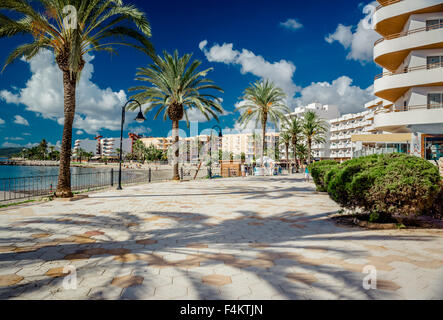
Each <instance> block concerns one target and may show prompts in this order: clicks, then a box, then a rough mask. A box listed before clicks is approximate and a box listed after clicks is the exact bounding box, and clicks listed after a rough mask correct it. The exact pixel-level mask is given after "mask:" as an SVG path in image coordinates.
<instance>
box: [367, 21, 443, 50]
mask: <svg viewBox="0 0 443 320" xmlns="http://www.w3.org/2000/svg"><path fill="white" fill-rule="evenodd" d="M441 28H443V23H439V24H436V25H433V26H426V27H422V28H418V29H412V30H408V31H403V32H399V33H394V34H391V35H389V36H387V37H384V38H381V39H378V40H377V41H375V43H374V46H376V45H377V44H379V43H381V42H383V41H385V40H392V39H397V38H401V37H406V36H408V35H410V34H414V33H418V32H424V31H431V30H436V29H441Z"/></svg>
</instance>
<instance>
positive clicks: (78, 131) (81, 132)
mask: <svg viewBox="0 0 443 320" xmlns="http://www.w3.org/2000/svg"><path fill="white" fill-rule="evenodd" d="M75 134H78V135H82V134H84V132H83V131H82V130H77V132H76V133H75Z"/></svg>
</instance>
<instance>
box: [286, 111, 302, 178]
mask: <svg viewBox="0 0 443 320" xmlns="http://www.w3.org/2000/svg"><path fill="white" fill-rule="evenodd" d="M285 131H286V132H287V133H289V135H290V136H291V144H292V149H293V150H294V165H295V167H296V170H297V172H298V169H299V165H298V161H297V144H298V142H299V141H300V139H301V134H302V131H303V128H302V121H301V120H300V118H298V117H297V116H291V117H290V118H289V119H287V122H286V124H285Z"/></svg>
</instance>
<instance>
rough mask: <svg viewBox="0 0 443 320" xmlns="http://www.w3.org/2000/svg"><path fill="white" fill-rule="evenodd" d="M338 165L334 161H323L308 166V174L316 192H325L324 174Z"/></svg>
mask: <svg viewBox="0 0 443 320" xmlns="http://www.w3.org/2000/svg"><path fill="white" fill-rule="evenodd" d="M338 164H339V163H338V162H337V161H334V160H323V161H319V162H314V163H312V164H311V165H310V166H309V172H310V173H311V176H312V179H313V180H314V183H315V185H316V186H317V191H323V192H324V191H327V190H326V189H327V185H326V184H325V177H326V173H328V172H329V171H330V170H331V169H332V168H333V167H335V166H337V165H338Z"/></svg>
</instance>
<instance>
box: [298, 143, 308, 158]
mask: <svg viewBox="0 0 443 320" xmlns="http://www.w3.org/2000/svg"><path fill="white" fill-rule="evenodd" d="M295 149H296V150H297V155H298V158H299V159H300V161H301V162H303V161H305V160H306V158H307V157H308V148H307V147H306V145H305V144H304V143H297V146H296V147H295Z"/></svg>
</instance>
